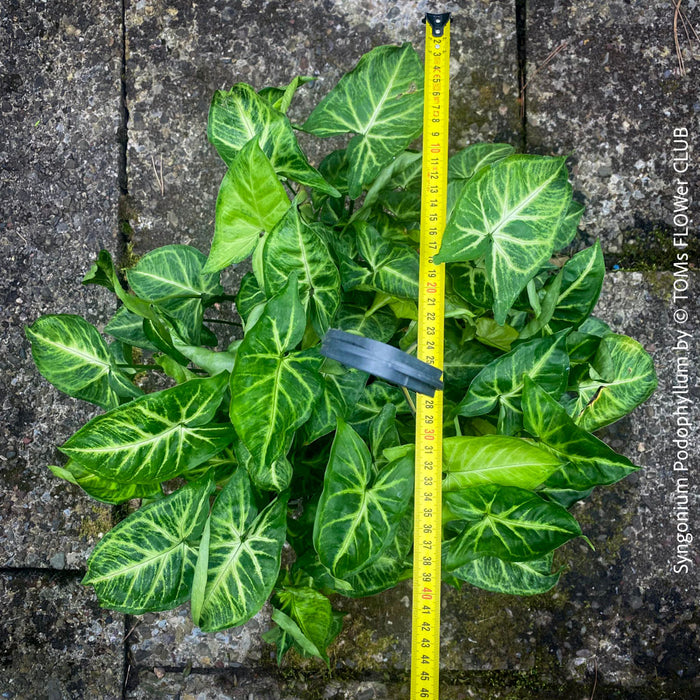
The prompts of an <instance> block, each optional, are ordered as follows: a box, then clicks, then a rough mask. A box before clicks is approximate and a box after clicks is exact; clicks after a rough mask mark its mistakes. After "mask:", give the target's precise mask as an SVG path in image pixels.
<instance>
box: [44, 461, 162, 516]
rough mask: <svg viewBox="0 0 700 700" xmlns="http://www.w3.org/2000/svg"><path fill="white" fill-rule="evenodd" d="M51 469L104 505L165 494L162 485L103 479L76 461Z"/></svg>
mask: <svg viewBox="0 0 700 700" xmlns="http://www.w3.org/2000/svg"><path fill="white" fill-rule="evenodd" d="M49 469H50V470H51V471H52V473H53V474H54V475H55V476H57V477H59V478H61V479H65V480H66V481H70V483H71V484H75V485H76V486H80V488H81V489H83V491H85V493H87V494H88V496H92V497H93V498H94V499H95V500H97V501H101V502H102V503H111V504H113V505H118V504H119V503H124V502H125V501H130V500H131V499H132V498H158V497H159V496H160V495H161V494H162V493H163V491H162V489H161V487H160V484H120V483H119V482H118V481H109V480H108V479H102V478H100V477H99V476H97V475H96V474H92V473H90V472H89V471H86V470H85V469H83V467H81V466H80V465H79V464H78V463H77V462H76V461H75V460H74V459H70V460H68V463H67V464H66V465H65V466H64V467H56V466H49Z"/></svg>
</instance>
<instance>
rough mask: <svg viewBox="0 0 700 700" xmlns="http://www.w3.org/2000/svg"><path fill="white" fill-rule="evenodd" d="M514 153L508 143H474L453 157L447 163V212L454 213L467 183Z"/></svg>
mask: <svg viewBox="0 0 700 700" xmlns="http://www.w3.org/2000/svg"><path fill="white" fill-rule="evenodd" d="M514 151H515V149H514V148H513V146H511V145H509V144H507V143H473V144H471V146H467V147H466V148H464V149H462V150H461V151H457V153H455V154H454V155H453V156H451V157H450V159H449V161H448V163H447V211H448V212H450V211H452V209H453V208H454V205H455V203H456V202H457V201H458V200H459V197H460V195H461V194H462V190H463V189H464V186H465V185H466V184H467V181H468V180H471V178H472V177H474V175H476V173H478V172H479V170H481V169H482V168H485V167H486V166H487V165H491V163H496V162H497V161H499V160H502V159H503V158H506V157H507V156H509V155H511V154H512V153H513V152H514Z"/></svg>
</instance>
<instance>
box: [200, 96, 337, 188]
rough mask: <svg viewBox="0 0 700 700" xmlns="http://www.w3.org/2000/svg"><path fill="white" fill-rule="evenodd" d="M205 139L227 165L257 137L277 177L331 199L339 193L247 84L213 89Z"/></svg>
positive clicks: (278, 116)
mask: <svg viewBox="0 0 700 700" xmlns="http://www.w3.org/2000/svg"><path fill="white" fill-rule="evenodd" d="M207 136H208V137H209V141H211V143H212V144H214V146H215V148H216V150H217V151H218V152H219V155H220V156H221V157H222V158H223V159H224V161H225V162H226V164H227V165H229V166H230V165H231V164H232V162H233V159H234V158H235V157H236V154H237V153H238V151H240V150H241V148H243V146H245V145H246V144H247V143H248V141H250V140H251V139H253V138H255V137H256V136H257V137H258V140H259V143H260V148H262V150H263V152H264V153H265V155H266V156H267V157H268V158H269V159H270V162H271V163H272V167H273V168H274V170H275V172H276V173H277V174H279V175H283V176H284V177H287V178H289V179H290V180H295V181H296V182H300V183H301V184H302V185H308V186H309V187H313V188H315V189H317V190H320V191H321V192H326V193H327V194H330V195H331V196H332V197H337V196H338V194H339V193H338V191H337V190H336V189H335V188H334V187H332V186H331V185H329V184H328V183H327V182H326V181H325V180H324V179H323V177H322V176H321V173H319V172H318V170H316V169H315V168H312V167H311V166H310V165H309V161H308V160H307V159H306V156H305V155H304V153H303V151H302V150H301V148H300V147H299V144H298V143H297V139H296V136H295V135H294V129H293V128H292V125H291V123H290V122H289V119H287V117H286V116H285V115H284V114H282V112H279V111H278V110H276V109H275V108H274V107H273V106H272V105H271V104H270V103H269V102H268V101H267V100H266V99H265V98H263V97H260V95H258V94H257V93H256V92H255V90H253V88H252V87H250V85H246V84H245V83H237V84H236V85H234V86H233V87H232V88H231V90H230V91H229V92H223V91H221V90H217V91H216V92H215V93H214V97H213V99H212V103H211V107H210V109H209V122H208V125H207Z"/></svg>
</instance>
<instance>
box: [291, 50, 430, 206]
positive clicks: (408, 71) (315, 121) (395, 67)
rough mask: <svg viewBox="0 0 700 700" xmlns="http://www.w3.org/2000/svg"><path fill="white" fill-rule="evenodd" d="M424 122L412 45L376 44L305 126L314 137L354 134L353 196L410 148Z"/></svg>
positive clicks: (351, 154) (351, 161)
mask: <svg viewBox="0 0 700 700" xmlns="http://www.w3.org/2000/svg"><path fill="white" fill-rule="evenodd" d="M422 123H423V70H422V65H421V61H420V59H419V58H418V54H417V53H416V52H415V49H414V48H413V46H411V44H408V43H406V44H404V45H403V46H400V47H399V46H378V47H376V48H375V49H373V50H372V51H370V52H369V53H368V54H365V55H364V56H363V57H362V58H361V59H360V61H359V63H358V64H357V66H355V68H354V69H353V70H352V71H350V72H349V73H347V74H346V75H344V76H343V77H342V78H341V79H340V81H339V82H338V84H337V85H336V86H335V87H334V88H333V89H332V90H331V92H330V93H329V94H328V95H326V97H324V98H323V100H321V102H320V103H319V104H318V105H317V107H316V109H314V111H313V112H312V113H311V116H310V117H309V118H308V119H307V120H306V122H305V123H304V125H303V127H302V128H303V129H304V130H305V131H308V132H310V133H312V134H315V135H316V136H322V137H325V136H336V135H341V134H347V133H352V134H355V136H353V138H352V139H351V140H350V143H349V144H348V147H347V149H346V153H347V159H348V162H349V174H348V180H349V195H350V197H351V198H352V199H356V198H357V197H359V196H360V193H361V192H362V190H363V188H364V187H366V186H368V185H371V184H372V182H373V181H374V179H375V178H376V177H377V175H378V174H379V171H380V170H381V169H382V168H383V167H384V166H385V165H387V164H388V163H389V162H390V161H391V160H392V158H394V157H395V156H397V155H398V154H399V153H401V151H403V150H404V149H405V148H406V146H408V144H409V143H411V141H413V139H415V138H416V137H417V136H418V134H420V131H421V127H422Z"/></svg>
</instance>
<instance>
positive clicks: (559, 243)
mask: <svg viewBox="0 0 700 700" xmlns="http://www.w3.org/2000/svg"><path fill="white" fill-rule="evenodd" d="M584 209H585V207H584V206H583V204H579V203H578V202H576V201H572V202H571V203H570V204H569V208H568V209H567V211H566V214H565V215H564V218H563V219H562V220H561V222H560V223H559V228H558V229H557V235H556V237H555V239H554V250H555V251H557V250H561V249H562V248H566V246H568V245H569V243H571V241H573V240H574V238H575V237H576V233H577V232H578V222H579V221H580V220H581V216H582V215H583V212H584Z"/></svg>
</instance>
